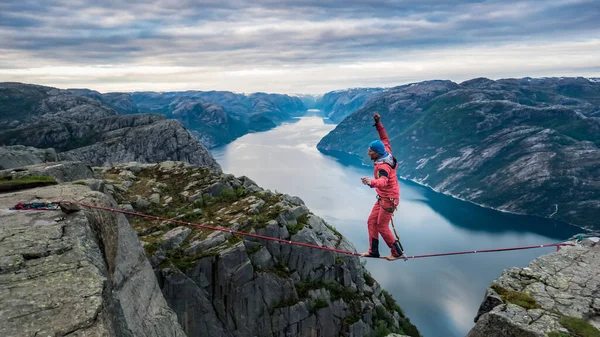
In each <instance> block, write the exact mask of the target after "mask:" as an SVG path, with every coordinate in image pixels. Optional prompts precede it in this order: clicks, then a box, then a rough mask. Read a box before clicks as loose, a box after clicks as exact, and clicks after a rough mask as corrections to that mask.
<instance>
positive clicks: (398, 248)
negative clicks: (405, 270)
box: [386, 240, 408, 261]
mask: <svg viewBox="0 0 600 337" xmlns="http://www.w3.org/2000/svg"><path fill="white" fill-rule="evenodd" d="M386 259H388V260H390V261H392V260H397V259H404V261H406V260H408V258H407V257H406V255H405V254H404V249H402V245H401V244H400V241H398V240H396V241H395V242H394V244H393V245H392V255H390V256H388V257H386Z"/></svg>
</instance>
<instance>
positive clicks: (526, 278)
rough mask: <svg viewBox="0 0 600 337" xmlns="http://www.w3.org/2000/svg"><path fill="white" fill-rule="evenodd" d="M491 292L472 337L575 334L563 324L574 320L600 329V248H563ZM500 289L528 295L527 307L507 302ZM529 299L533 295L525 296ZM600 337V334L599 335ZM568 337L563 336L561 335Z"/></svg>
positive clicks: (512, 272) (507, 276) (507, 275)
mask: <svg viewBox="0 0 600 337" xmlns="http://www.w3.org/2000/svg"><path fill="white" fill-rule="evenodd" d="M494 283H495V284H494V285H493V286H492V287H491V288H489V289H488V290H487V291H486V296H485V299H484V301H483V303H482V304H481V307H480V309H479V313H478V315H477V317H476V323H477V324H476V325H475V327H474V328H473V329H472V330H471V331H470V332H469V334H468V335H467V336H468V337H483V336H486V337H494V336H532V337H538V336H539V337H542V336H547V334H548V333H550V332H552V331H555V332H560V333H563V334H565V335H564V336H575V334H569V333H572V332H569V331H568V329H567V328H566V327H564V326H563V325H562V324H561V322H560V321H561V318H564V317H571V318H576V319H581V320H583V321H586V322H588V323H589V324H591V325H592V326H594V327H595V328H596V329H599V328H600V244H598V243H597V242H594V241H592V240H585V241H584V242H583V245H582V246H578V247H563V248H561V249H560V250H559V251H558V252H555V253H551V254H548V255H544V256H541V257H539V258H538V259H536V260H534V261H533V262H531V264H530V265H529V266H528V267H526V268H511V269H508V270H506V271H504V273H503V274H502V276H500V277H499V278H498V279H497V280H496V281H495V282H494ZM498 289H505V290H508V291H512V292H516V293H517V294H521V295H523V294H528V295H529V296H531V298H533V299H534V300H535V304H533V305H529V306H526V307H523V306H520V305H517V304H513V303H510V300H509V301H503V299H501V295H499V294H498V292H497V290H498ZM525 296H527V295H525ZM599 333H600V332H599ZM561 336H562V335H561Z"/></svg>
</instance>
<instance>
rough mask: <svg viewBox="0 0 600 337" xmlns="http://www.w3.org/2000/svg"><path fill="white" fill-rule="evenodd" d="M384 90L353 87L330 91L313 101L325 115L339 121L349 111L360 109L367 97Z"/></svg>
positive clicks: (348, 113) (349, 112)
mask: <svg viewBox="0 0 600 337" xmlns="http://www.w3.org/2000/svg"><path fill="white" fill-rule="evenodd" d="M382 91H384V89H383V88H354V89H346V90H337V91H331V92H328V93H326V94H325V95H323V97H321V98H320V99H318V100H317V101H316V102H315V107H316V108H317V109H320V110H322V111H323V113H324V114H325V116H326V117H329V118H330V119H331V120H332V121H334V122H336V123H339V122H341V121H342V120H343V119H344V118H346V117H347V116H348V115H350V114H351V113H353V112H355V111H356V110H358V109H360V108H361V107H362V106H363V105H364V104H365V103H366V102H367V101H368V100H369V98H370V97H371V96H372V95H374V94H377V93H380V92H382Z"/></svg>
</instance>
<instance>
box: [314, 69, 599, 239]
mask: <svg viewBox="0 0 600 337" xmlns="http://www.w3.org/2000/svg"><path fill="white" fill-rule="evenodd" d="M598 92H600V83H596V82H591V81H589V80H586V79H582V78H576V79H574V78H560V79H520V80H512V79H508V80H498V81H492V80H488V79H475V80H471V81H467V82H464V83H461V84H456V83H453V82H450V81H427V82H420V83H414V84H410V85H405V86H400V87H396V88H392V89H388V90H387V91H385V92H383V93H380V94H377V95H375V96H373V98H372V99H371V100H370V101H369V102H367V103H366V104H365V105H364V106H363V107H362V108H361V109H360V110H358V111H357V112H356V113H354V114H352V115H351V116H349V117H348V118H346V119H345V120H344V121H343V122H341V123H340V124H339V125H338V126H337V127H336V129H335V130H333V131H332V132H331V133H329V134H328V135H327V136H326V137H324V138H323V139H322V140H321V141H320V142H319V144H318V146H317V147H318V149H319V150H320V151H322V152H324V153H328V154H332V155H335V156H341V157H344V158H347V159H353V160H354V161H356V162H359V163H360V162H362V163H369V164H370V163H371V162H370V160H369V159H368V158H367V157H366V156H365V148H366V146H367V145H368V144H369V142H370V141H372V140H374V139H377V137H378V135H377V131H376V130H375V129H374V128H373V127H371V125H372V124H373V119H372V116H373V114H374V113H375V112H379V113H380V114H381V120H382V122H383V124H384V126H385V127H386V130H387V133H388V135H389V138H390V139H391V145H392V152H393V154H394V155H395V157H396V158H397V159H398V175H399V176H400V177H403V178H406V179H410V180H413V181H415V182H418V183H421V184H424V185H426V186H430V187H431V188H432V189H434V190H435V191H438V192H442V193H445V194H448V195H451V196H455V197H458V198H461V199H465V200H469V201H472V202H474V203H476V204H479V205H482V206H486V207H491V208H495V209H500V210H503V211H508V212H512V213H518V214H528V215H536V216H541V217H546V218H552V219H557V220H561V221H565V222H568V223H571V224H574V225H577V226H580V227H586V228H594V227H598V222H597V221H596V218H598V217H599V216H600V213H599V212H600V201H599V198H598V195H599V194H598V190H600V182H598V179H597V178H596V177H598V176H600V148H599V146H600V137H598V135H599V134H600V119H598V118H597V117H595V116H597V114H596V112H597V111H598V110H600V101H599V100H598V99H596V98H595V97H596V96H594V95H596V93H598ZM449 130H450V131H449Z"/></svg>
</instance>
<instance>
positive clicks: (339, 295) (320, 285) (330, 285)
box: [296, 280, 366, 303]
mask: <svg viewBox="0 0 600 337" xmlns="http://www.w3.org/2000/svg"><path fill="white" fill-rule="evenodd" d="M316 289H327V290H328V291H329V293H331V300H332V301H337V300H340V299H341V300H343V301H344V302H346V303H351V302H355V301H362V300H365V299H366V297H365V296H364V295H361V294H359V293H355V292H352V291H350V290H348V289H346V288H344V287H343V286H342V285H340V284H339V283H335V282H325V281H323V280H310V281H303V282H300V283H298V284H297V285H296V291H297V292H298V296H299V297H300V298H303V299H304V298H308V292H309V291H310V290H316Z"/></svg>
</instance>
